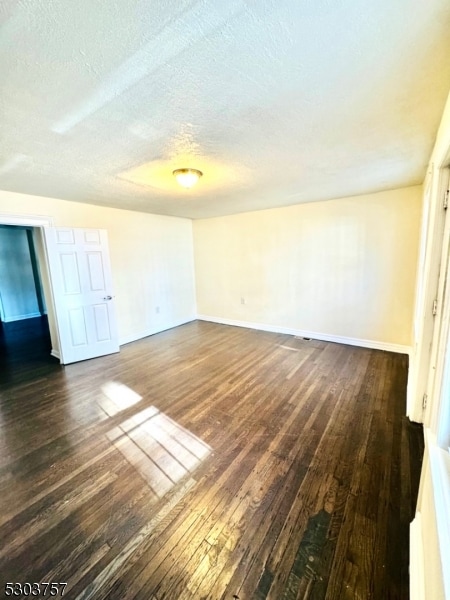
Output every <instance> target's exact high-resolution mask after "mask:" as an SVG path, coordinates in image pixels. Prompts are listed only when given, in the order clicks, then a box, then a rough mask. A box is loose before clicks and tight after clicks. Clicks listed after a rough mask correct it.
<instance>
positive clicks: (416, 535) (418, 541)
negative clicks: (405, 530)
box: [409, 512, 425, 600]
mask: <svg viewBox="0 0 450 600" xmlns="http://www.w3.org/2000/svg"><path fill="white" fill-rule="evenodd" d="M409 593H410V600H425V563H424V548H423V538H422V515H421V514H420V512H418V513H416V516H415V519H414V521H413V522H412V523H411V525H410V526H409Z"/></svg>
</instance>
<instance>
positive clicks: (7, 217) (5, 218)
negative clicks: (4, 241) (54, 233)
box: [0, 213, 53, 227]
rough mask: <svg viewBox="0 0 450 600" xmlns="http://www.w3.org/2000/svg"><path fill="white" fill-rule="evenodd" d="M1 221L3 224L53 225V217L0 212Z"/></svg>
mask: <svg viewBox="0 0 450 600" xmlns="http://www.w3.org/2000/svg"><path fill="white" fill-rule="evenodd" d="M0 223H1V224H2V225H19V226H23V227H52V226H53V217H44V216H41V215H11V214H7V213H0Z"/></svg>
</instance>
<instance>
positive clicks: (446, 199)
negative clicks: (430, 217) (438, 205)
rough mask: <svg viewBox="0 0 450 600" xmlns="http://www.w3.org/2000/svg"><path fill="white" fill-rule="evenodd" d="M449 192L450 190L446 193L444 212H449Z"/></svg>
mask: <svg viewBox="0 0 450 600" xmlns="http://www.w3.org/2000/svg"><path fill="white" fill-rule="evenodd" d="M449 192H450V190H447V191H446V192H445V195H444V210H447V208H448V195H449Z"/></svg>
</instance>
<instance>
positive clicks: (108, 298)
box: [103, 296, 112, 300]
mask: <svg viewBox="0 0 450 600" xmlns="http://www.w3.org/2000/svg"><path fill="white" fill-rule="evenodd" d="M103 300H112V296H105V297H104V298H103Z"/></svg>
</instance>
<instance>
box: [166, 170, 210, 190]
mask: <svg viewBox="0 0 450 600" xmlns="http://www.w3.org/2000/svg"><path fill="white" fill-rule="evenodd" d="M173 175H174V176H175V179H176V180H177V181H178V183H179V184H180V185H181V186H182V187H184V188H188V189H189V188H191V187H192V186H194V185H195V184H196V183H197V181H198V180H199V179H200V177H201V176H202V175H203V173H202V172H201V171H199V170H198V169H175V171H173Z"/></svg>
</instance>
